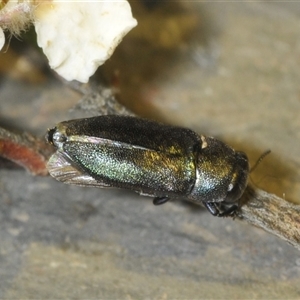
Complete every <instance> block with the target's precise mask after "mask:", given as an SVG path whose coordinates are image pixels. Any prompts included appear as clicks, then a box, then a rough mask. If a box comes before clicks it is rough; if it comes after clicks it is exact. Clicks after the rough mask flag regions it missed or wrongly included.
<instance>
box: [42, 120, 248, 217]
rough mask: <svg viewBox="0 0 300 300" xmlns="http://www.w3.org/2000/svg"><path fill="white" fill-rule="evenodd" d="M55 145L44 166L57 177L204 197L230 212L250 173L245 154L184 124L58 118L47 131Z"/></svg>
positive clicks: (163, 197)
mask: <svg viewBox="0 0 300 300" xmlns="http://www.w3.org/2000/svg"><path fill="white" fill-rule="evenodd" d="M47 140H48V142H49V143H51V144H53V145H54V146H55V147H56V148H57V150H56V152H55V153H54V154H53V155H52V156H51V158H50V160H49V162H48V165H47V168H48V170H49V173H50V174H51V176H53V177H54V178H56V179H57V180H59V181H62V182H64V183H69V184H75V185H80V186H93V187H100V188H106V187H117V188H125V189H130V190H134V191H136V192H138V193H139V194H141V195H146V196H151V197H154V200H153V203H154V204H155V205H158V204H163V203H165V202H167V201H168V200H169V199H171V198H182V199H185V200H188V201H192V202H195V203H198V204H199V203H202V204H203V205H204V206H205V207H206V208H207V209H208V210H209V212H210V213H211V214H213V215H214V216H220V217H221V216H233V215H234V213H235V211H236V209H237V208H238V201H239V199H240V197H241V196H242V194H243V192H244V190H245V188H246V186H247V179H248V174H249V163H248V158H247V156H246V154H244V153H243V152H238V151H235V150H233V149H232V148H230V147H229V146H228V145H226V144H224V143H223V142H221V141H219V140H217V139H214V138H212V137H206V136H203V135H198V134H197V133H195V132H194V131H192V130H190V129H186V128H180V127H175V126H169V125H163V124H160V123H157V122H153V121H149V120H145V119H140V118H135V117H127V116H126V117H125V116H117V115H108V116H99V117H93V118H86V119H78V120H71V121H65V122H61V123H59V124H57V125H56V127H55V128H53V129H50V130H49V131H48V135H47Z"/></svg>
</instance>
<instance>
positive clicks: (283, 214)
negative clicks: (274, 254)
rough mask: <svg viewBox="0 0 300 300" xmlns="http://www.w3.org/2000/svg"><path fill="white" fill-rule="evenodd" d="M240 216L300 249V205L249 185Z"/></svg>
mask: <svg viewBox="0 0 300 300" xmlns="http://www.w3.org/2000/svg"><path fill="white" fill-rule="evenodd" d="M242 202H243V205H242V207H241V209H240V217H241V218H242V219H243V220H245V221H247V222H248V223H250V224H252V225H255V226H256V227H259V228H262V229H264V230H265V231H267V232H270V233H272V234H274V235H276V236H278V237H279V238H281V239H283V240H285V241H287V242H288V243H290V244H291V245H293V246H294V247H296V248H297V249H298V250H300V205H295V204H292V203H290V202H288V201H286V200H284V199H281V198H279V197H277V196H275V195H273V194H269V193H267V192H265V191H263V190H260V189H257V188H253V187H251V186H248V187H247V189H246V191H245V193H244V195H243V198H242Z"/></svg>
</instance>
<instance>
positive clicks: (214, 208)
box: [203, 202, 220, 217]
mask: <svg viewBox="0 0 300 300" xmlns="http://www.w3.org/2000/svg"><path fill="white" fill-rule="evenodd" d="M203 204H204V206H205V207H206V209H207V210H208V211H209V212H210V213H211V214H212V215H213V216H215V217H216V216H219V214H220V212H219V210H218V208H217V205H216V203H215V202H204V203H203Z"/></svg>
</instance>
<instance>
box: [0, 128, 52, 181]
mask: <svg viewBox="0 0 300 300" xmlns="http://www.w3.org/2000/svg"><path fill="white" fill-rule="evenodd" d="M52 152H53V149H52V147H51V146H50V145H49V144H47V143H46V141H45V140H43V139H40V138H38V137H35V136H33V135H31V134H29V133H27V132H24V133H14V132H11V131H8V130H6V129H4V128H1V127H0V156H1V157H4V158H6V159H8V160H10V161H13V162H14V163H16V164H18V165H20V166H22V167H24V168H25V169H26V170H27V171H29V172H30V173H32V174H33V175H42V176H45V175H47V174H48V171H47V168H46V163H47V160H48V158H49V156H50V154H51V153H52Z"/></svg>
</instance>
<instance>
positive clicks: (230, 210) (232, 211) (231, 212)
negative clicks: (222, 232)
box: [218, 204, 238, 218]
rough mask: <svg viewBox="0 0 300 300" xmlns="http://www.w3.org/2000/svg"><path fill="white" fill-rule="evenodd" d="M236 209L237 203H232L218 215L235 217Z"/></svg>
mask: <svg viewBox="0 0 300 300" xmlns="http://www.w3.org/2000/svg"><path fill="white" fill-rule="evenodd" d="M237 209H238V205H236V204H233V205H232V206H230V207H229V208H227V209H226V210H224V211H223V212H222V213H219V214H218V217H233V218H234V217H236V211H237Z"/></svg>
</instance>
